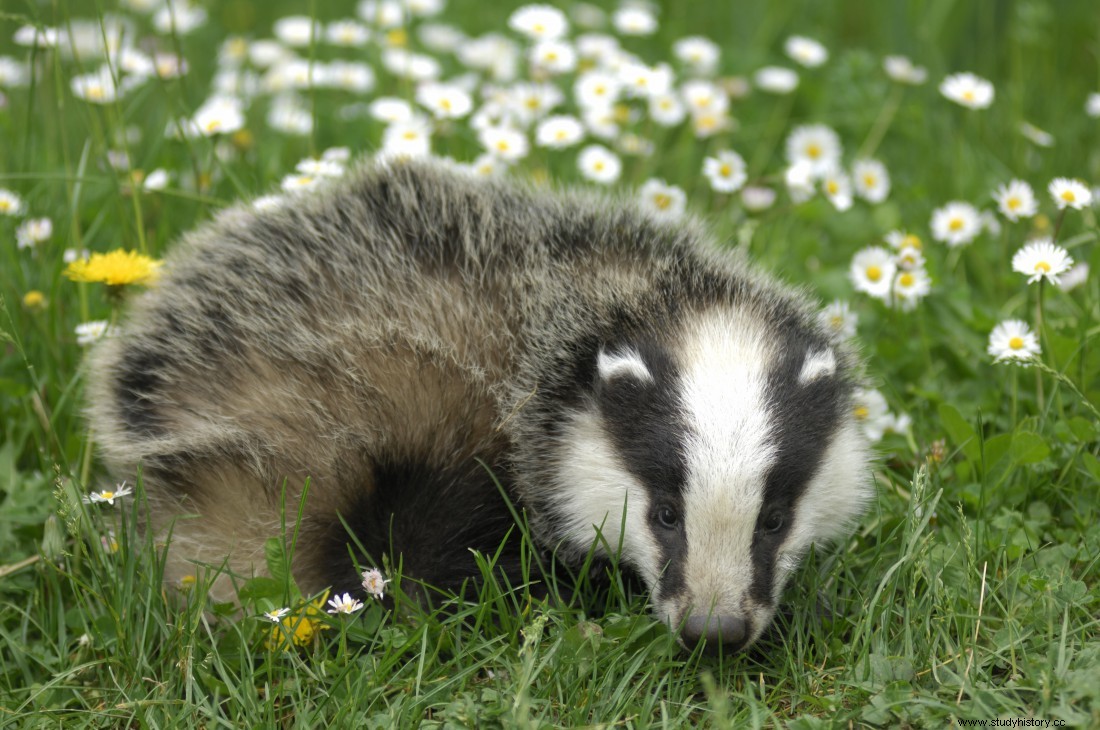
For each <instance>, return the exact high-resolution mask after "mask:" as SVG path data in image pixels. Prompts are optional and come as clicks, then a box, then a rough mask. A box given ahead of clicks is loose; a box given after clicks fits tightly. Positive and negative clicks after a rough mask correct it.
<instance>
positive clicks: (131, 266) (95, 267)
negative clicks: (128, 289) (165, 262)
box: [65, 249, 161, 286]
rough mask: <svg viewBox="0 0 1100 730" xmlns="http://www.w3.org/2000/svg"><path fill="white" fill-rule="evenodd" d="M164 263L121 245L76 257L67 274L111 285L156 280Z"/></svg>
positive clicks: (68, 267) (72, 277)
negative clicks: (123, 247)
mask: <svg viewBox="0 0 1100 730" xmlns="http://www.w3.org/2000/svg"><path fill="white" fill-rule="evenodd" d="M160 265H161V262H160V261H157V260H155V259H152V258H149V257H148V256H144V255H142V254H140V253H138V252H137V251H123V250H122V249H117V250H115V251H111V252H110V253H93V254H92V255H91V256H90V257H89V258H88V259H86V260H85V259H77V260H76V261H73V262H72V263H71V264H69V265H68V266H67V267H66V268H65V276H67V277H68V278H70V279H72V280H73V281H87V282H102V283H104V284H106V285H107V286H125V285H127V284H151V283H153V282H154V281H156V278H157V275H158V273H159V269H160Z"/></svg>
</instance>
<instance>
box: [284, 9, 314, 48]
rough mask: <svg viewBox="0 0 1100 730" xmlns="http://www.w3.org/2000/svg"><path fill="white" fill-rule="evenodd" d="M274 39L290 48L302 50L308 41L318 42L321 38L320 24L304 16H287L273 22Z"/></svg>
mask: <svg viewBox="0 0 1100 730" xmlns="http://www.w3.org/2000/svg"><path fill="white" fill-rule="evenodd" d="M272 30H273V32H274V34H275V37H276V38H278V39H279V40H280V41H282V42H283V43H285V44H286V45H288V46H290V47H291V48H304V47H306V46H308V45H309V44H310V39H311V38H314V39H317V40H318V41H319V40H321V38H322V37H323V33H324V30H323V29H322V28H321V24H320V23H318V22H316V21H314V20H313V19H312V18H310V17H308V16H305V15H287V16H285V17H282V18H279V19H278V20H276V21H275V25H274V27H273V29H272Z"/></svg>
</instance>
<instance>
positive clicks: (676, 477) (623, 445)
mask: <svg viewBox="0 0 1100 730" xmlns="http://www.w3.org/2000/svg"><path fill="white" fill-rule="evenodd" d="M627 350H632V351H633V352H635V353H637V354H638V355H639V356H640V357H641V359H642V361H643V362H644V363H645V365H646V368H647V369H648V370H649V373H650V375H651V376H652V380H643V379H639V378H637V377H635V376H634V375H633V374H629V373H625V372H624V373H623V374H621V375H616V376H614V377H612V378H610V379H609V380H606V381H605V380H603V379H602V378H600V377H599V376H598V375H597V376H596V384H595V390H594V394H595V398H596V402H597V404H598V407H599V411H600V416H601V417H602V418H603V422H604V426H605V428H606V429H607V433H608V434H609V435H610V437H611V441H612V444H613V445H614V446H615V450H616V452H617V453H618V454H619V455H620V456H621V458H622V464H623V466H624V467H625V468H626V470H627V471H629V472H630V473H631V474H632V475H633V476H634V477H635V478H636V479H637V480H638V482H639V483H641V484H642V486H643V487H644V488H645V490H646V492H647V493H648V495H649V499H650V504H649V512H647V514H646V520H647V521H649V523H650V531H651V534H652V535H653V536H654V538H655V539H656V542H657V545H658V548H659V550H660V561H661V566H662V567H663V568H664V573H663V574H662V578H661V582H660V586H659V592H660V593H662V594H673V593H678V592H681V591H682V590H683V586H684V576H683V566H684V560H685V558H686V555H687V542H686V535H685V532H684V529H683V514H684V503H683V502H684V487H685V483H686V480H687V463H686V459H685V456H684V447H685V440H686V435H687V433H686V425H685V419H684V415H683V407H682V406H681V404H680V402H679V399H678V397H677V389H676V387H675V384H676V383H677V382H679V375H678V372H677V368H676V365H675V364H674V363H673V361H672V358H671V357H670V356H669V354H668V352H667V351H665V350H664V348H662V347H661V346H659V345H657V344H655V343H652V342H636V343H630V344H629V345H622V346H608V347H607V348H606V351H607V352H608V354H616V353H622V352H625V351H627ZM661 506H668V507H671V508H672V509H673V510H675V512H676V514H677V515H679V516H680V520H681V524H680V527H679V529H668V528H664V527H662V526H660V525H659V523H657V522H656V521H654V520H653V516H654V515H653V514H652V513H653V512H654V510H656V509H658V508H660V507H661ZM630 508H632V506H630V505H628V509H630Z"/></svg>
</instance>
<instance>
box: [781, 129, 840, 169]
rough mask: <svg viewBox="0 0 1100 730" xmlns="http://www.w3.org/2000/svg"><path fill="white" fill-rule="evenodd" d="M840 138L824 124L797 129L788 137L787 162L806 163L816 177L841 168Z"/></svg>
mask: <svg viewBox="0 0 1100 730" xmlns="http://www.w3.org/2000/svg"><path fill="white" fill-rule="evenodd" d="M840 155H841V147H840V137H838V136H837V133H836V132H834V131H833V130H832V129H831V128H830V127H827V126H825V125H824V124H804V125H802V126H799V127H795V128H794V130H793V131H792V132H791V133H790V135H789V136H788V137H787V161H788V162H789V163H791V164H792V165H795V164H797V163H799V162H806V163H808V164H809V165H810V168H811V170H812V171H813V173H814V174H815V175H823V174H825V173H826V172H828V171H829V170H831V169H834V168H838V167H840Z"/></svg>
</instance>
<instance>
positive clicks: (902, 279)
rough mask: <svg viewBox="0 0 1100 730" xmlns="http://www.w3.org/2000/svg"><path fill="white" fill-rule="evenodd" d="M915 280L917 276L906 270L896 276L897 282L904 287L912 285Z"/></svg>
mask: <svg viewBox="0 0 1100 730" xmlns="http://www.w3.org/2000/svg"><path fill="white" fill-rule="evenodd" d="M916 281H917V278H916V277H915V276H913V275H912V274H910V273H909V272H908V271H907V272H905V273H904V274H902V275H901V276H899V277H898V284H900V285H901V286H903V287H906V288H908V287H911V286H913V284H915V283H916Z"/></svg>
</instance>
